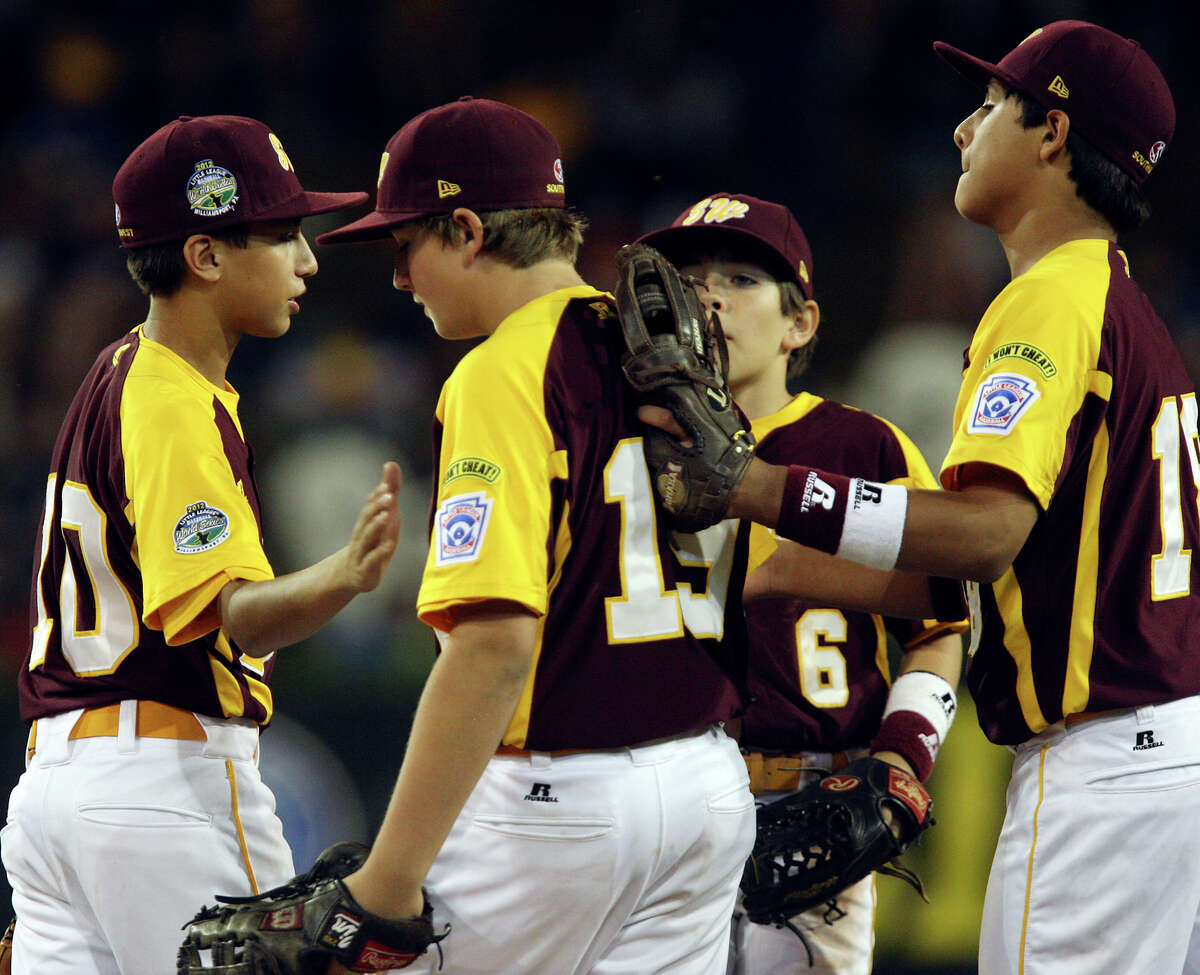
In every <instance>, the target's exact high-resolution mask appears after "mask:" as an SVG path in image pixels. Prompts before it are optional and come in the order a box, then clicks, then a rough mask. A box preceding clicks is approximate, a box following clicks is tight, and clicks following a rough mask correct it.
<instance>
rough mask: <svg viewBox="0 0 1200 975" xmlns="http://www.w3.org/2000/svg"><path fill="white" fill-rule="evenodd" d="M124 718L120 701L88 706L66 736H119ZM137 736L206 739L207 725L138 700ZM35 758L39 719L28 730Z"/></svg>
mask: <svg viewBox="0 0 1200 975" xmlns="http://www.w3.org/2000/svg"><path fill="white" fill-rule="evenodd" d="M120 720H121V702H120V701H117V702H116V703H114V704H106V705H104V706H103V707H98V708H86V709H85V710H84V712H83V713H82V714H81V715H80V716H79V720H77V721H76V722H75V726H74V727H73V728H72V729H71V731H70V733H69V734H68V735H67V737H68V738H70V739H72V740H76V739H79V738H116V737H117V730H118V728H119V726H120ZM136 734H137V737H139V738H169V739H171V740H173V741H206V740H207V739H208V735H206V734H205V733H204V727H203V726H202V725H201V724H200V722H199V721H198V720H197V719H196V716H195V715H194V714H193V713H192V712H191V711H185V710H184V709H183V708H177V707H172V706H171V705H170V704H160V703H159V702H158V701H138V702H137V731H136ZM26 748H27V751H28V756H29V757H30V758H32V757H33V756H34V753H35V752H36V750H37V721H34V722H33V725H32V726H31V727H30V729H29V743H28V745H27V746H26Z"/></svg>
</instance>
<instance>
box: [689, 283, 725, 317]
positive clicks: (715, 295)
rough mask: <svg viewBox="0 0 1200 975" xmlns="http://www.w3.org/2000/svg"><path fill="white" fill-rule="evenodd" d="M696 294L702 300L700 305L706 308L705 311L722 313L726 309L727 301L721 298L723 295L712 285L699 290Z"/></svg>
mask: <svg viewBox="0 0 1200 975" xmlns="http://www.w3.org/2000/svg"><path fill="white" fill-rule="evenodd" d="M696 294H697V296H698V297H699V298H700V304H701V305H703V306H704V310H705V311H721V310H722V309H723V308H724V307H725V301H724V299H723V298H722V297H721V293H720V292H719V291H718V290H717V289H716V288H714V287H713V286H712V285H711V284H709V285H706V286H705V287H703V288H697V289H696Z"/></svg>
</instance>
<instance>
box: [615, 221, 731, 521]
mask: <svg viewBox="0 0 1200 975" xmlns="http://www.w3.org/2000/svg"><path fill="white" fill-rule="evenodd" d="M617 273H618V280H617V287H616V299H617V313H618V315H619V317H620V320H621V331H622V333H623V335H624V337H625V345H626V349H627V351H626V353H625V355H624V356H623V357H622V360H621V366H622V368H623V369H624V371H625V378H626V379H628V380H629V383H630V385H632V386H633V388H634V389H636V390H637V391H638V392H639V393H641V394H643V398H644V400H645V402H646V403H649V404H653V405H655V406H662V407H665V408H666V409H668V410H670V411H671V413H672V414H674V416H675V419H676V420H677V421H678V422H679V425H680V426H681V427H683V429H684V430H685V431H686V432H687V435H688V437H689V438H690V439H691V440H692V445H691V446H689V447H684V446H683V445H682V444H681V443H680V442H679V441H678V440H676V439H675V438H674V437H672V436H671V435H670V434H667V433H665V432H663V431H662V430H659V429H658V428H657V427H651V426H647V427H646V432H645V435H644V438H643V447H644V451H645V454H646V463H647V464H648V465H649V468H650V473H651V476H652V478H653V480H654V486H655V489H656V490H657V492H658V495H659V498H660V499H661V501H662V504H663V507H664V508H665V509H666V510H667V512H668V514H669V516H670V518H671V527H672V528H674V529H676V530H677V531H683V532H694V531H699V530H700V529H702V528H707V527H708V526H709V525H715V524H716V523H717V522H718V521H720V520H721V519H722V518H724V517H725V511H726V510H727V509H728V507H729V498H730V495H731V494H732V493H733V489H734V488H735V487H736V486H737V484H738V482H739V481H740V480H741V479H742V475H743V474H744V473H745V470H746V467H747V465H748V464H749V463H750V460H751V458H752V457H753V456H754V437H753V436H752V435H751V433H750V431H749V429H748V428H747V426H746V424H745V422H744V421H743V418H742V416H741V414H740V413H739V412H738V409H737V407H736V406H734V404H733V399H732V397H731V396H730V395H729V390H728V388H727V387H726V385H725V375H726V372H727V366H728V355H727V353H726V351H725V335H724V333H723V332H722V331H721V323H720V321H719V320H718V319H717V316H716V315H715V314H714V315H712V316H711V317H710V316H709V315H707V314H706V313H705V311H704V308H703V306H702V305H701V304H700V299H699V298H697V297H696V292H695V290H694V289H693V288H692V287H691V285H689V284H686V283H685V282H684V281H683V280H681V279H680V277H679V272H678V271H676V270H675V268H674V266H673V265H672V264H671V263H670V262H669V261H668V260H667V259H666V258H665V257H663V256H662V254H660V253H659V252H658V251H656V250H655V249H654V248H652V247H647V246H646V245H644V244H628V245H626V246H625V247H622V248H621V250H620V251H618V253H617Z"/></svg>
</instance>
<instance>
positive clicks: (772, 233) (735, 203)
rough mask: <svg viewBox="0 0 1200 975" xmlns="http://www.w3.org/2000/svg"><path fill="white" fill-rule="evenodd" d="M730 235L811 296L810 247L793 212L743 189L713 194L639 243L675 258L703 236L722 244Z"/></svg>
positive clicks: (698, 243) (703, 242)
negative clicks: (748, 193)
mask: <svg viewBox="0 0 1200 975" xmlns="http://www.w3.org/2000/svg"><path fill="white" fill-rule="evenodd" d="M732 234H736V235H737V237H738V239H739V242H740V243H744V244H749V245H750V248H751V249H752V250H753V251H755V252H756V253H758V254H759V255H760V257H761V258H762V260H763V262H764V264H765V266H766V268H767V270H769V271H774V272H776V273H777V274H778V276H779V277H780V279H781V280H785V281H793V282H795V283H796V284H797V285H799V286H800V290H801V292H803V294H804V297H805V298H807V299H810V300H811V299H812V296H813V281H812V273H813V270H812V267H813V260H812V249H811V248H810V247H809V246H808V239H807V238H806V237H805V236H804V231H803V230H801V229H800V224H798V223H797V222H796V218H795V217H793V216H792V212H791V210H789V209H788V208H787V207H785V206H783V205H782V204H779V203H769V202H768V201H766V200H760V199H757V198H756V197H753V196H746V195H745V194H743V193H713V194H712V195H711V196H706V197H705V198H704V199H703V200H701V201H700V202H699V203H696V204H694V205H693V206H690V207H688V209H686V210H684V211H683V213H681V214H680V215H679V216H678V217H676V218H675V220H674V222H672V224H671V226H669V227H664V228H663V229H662V230H655V231H653V232H651V233H648V234H645V235H643V236H642V237H639V238H638V243H639V244H648V245H650V246H651V247H654V248H656V249H657V250H659V251H661V252H662V254H663V256H664V257H666V258H667V260H669V261H675V259H676V257H677V256H680V255H682V256H683V257H685V258H686V257H687V256H688V255H689V254H693V253H695V252H696V250H697V249H698V248H701V247H704V246H705V245H706V238H712V240H713V243H714V244H717V245H720V243H721V242H722V241H724V242H728V241H729V240H730V236H729V235H732Z"/></svg>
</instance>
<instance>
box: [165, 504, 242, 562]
mask: <svg viewBox="0 0 1200 975" xmlns="http://www.w3.org/2000/svg"><path fill="white" fill-rule="evenodd" d="M228 537H229V516H228V515H227V514H225V512H224V511H222V510H221V509H220V508H214V507H213V506H212V505H210V504H209V503H208V502H207V501H195V502H193V503H192V504H189V505H188V506H187V509H186V510H185V511H184V513H183V517H182V518H180V519H179V520H178V521H177V522H175V531H174V542H175V551H176V552H178V553H179V554H180V555H194V554H195V553H197V552H207V551H208V550H209V549H213V548H216V547H217V546H218V545H220V544H221V543H222V542H223V541H225V540H226V539H227V538H228Z"/></svg>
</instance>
